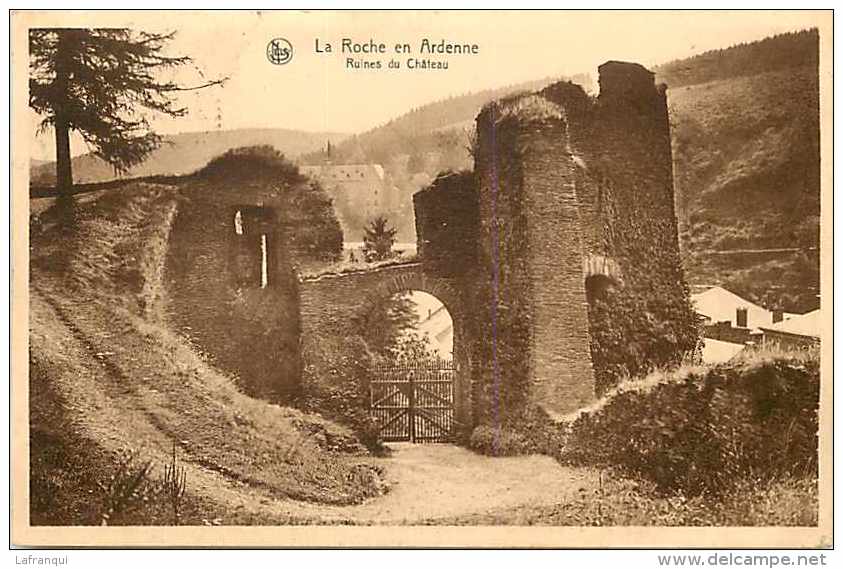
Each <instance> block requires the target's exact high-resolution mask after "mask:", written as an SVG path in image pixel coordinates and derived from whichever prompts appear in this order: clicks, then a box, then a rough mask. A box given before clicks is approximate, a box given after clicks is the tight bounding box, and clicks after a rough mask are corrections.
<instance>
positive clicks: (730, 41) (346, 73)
mask: <svg viewBox="0 0 843 569" xmlns="http://www.w3.org/2000/svg"><path fill="white" fill-rule="evenodd" d="M817 18H818V15H817V14H816V13H810V12H793V11H791V12H787V13H781V12H778V13H777V12H758V11H735V12H717V13H711V12H666V11H659V12H646V11H640V12H601V13H595V12H585V11H581V12H473V13H469V12H343V13H336V12H212V13H197V12H175V13H174V12H168V13H167V14H166V18H162V17H161V14H160V13H156V12H143V13H138V12H132V13H127V12H110V13H109V12H101V13H97V14H91V13H85V12H76V13H72V14H69V15H68V14H58V15H57V14H55V13H52V14H34V15H33V22H32V24H31V25H33V26H45V27H47V26H50V25H62V26H79V27H88V26H101V25H109V26H111V25H114V26H127V27H131V28H135V29H142V30H148V31H172V30H174V31H176V32H177V36H176V38H175V39H174V40H173V41H172V42H171V44H170V46H169V48H168V52H169V54H171V55H189V56H190V57H192V58H193V60H194V63H193V64H192V65H190V66H186V67H184V68H183V69H181V70H180V71H179V72H178V73H177V74H176V76H175V78H176V79H177V80H178V81H180V82H181V83H183V84H184V85H195V84H198V83H200V82H201V81H202V76H204V77H206V78H219V77H228V78H229V79H228V81H227V83H226V85H225V86H224V87H222V88H219V87H215V88H211V89H205V90H200V91H193V92H188V93H185V94H183V96H182V97H181V99H180V101H181V102H182V103H183V104H184V105H185V106H187V108H188V111H189V112H188V116H186V117H183V118H179V119H169V118H160V117H158V118H154V117H151V118H152V125H153V127H154V128H155V129H156V130H157V131H158V132H161V133H163V134H173V133H177V132H195V131H205V130H215V129H217V128H218V127H219V126H221V127H222V128H223V129H235V128H286V129H296V130H307V131H312V132H343V133H358V132H363V131H366V130H369V129H371V128H374V127H376V126H378V125H380V124H383V123H385V122H387V121H388V120H390V119H392V118H395V117H397V116H400V115H401V114H403V113H405V112H407V111H409V110H410V109H412V108H414V107H418V106H421V105H424V104H426V103H429V102H433V101H436V100H439V99H442V98H446V97H448V96H452V95H460V94H464V93H467V92H471V91H478V90H482V89H488V88H493V87H499V86H504V85H509V84H513V83H518V82H522V81H528V80H533V79H539V78H543V77H549V76H551V77H555V76H570V75H574V74H578V73H590V74H591V76H592V77H593V78H594V80H595V81H596V78H597V66H598V65H600V64H601V63H603V62H605V61H607V60H610V59H618V60H625V61H635V62H638V63H641V64H643V65H645V66H648V67H652V66H654V65H657V64H660V63H665V62H668V61H671V60H674V59H681V58H685V57H688V56H691V55H694V54H698V53H702V52H704V51H707V50H710V49H717V48H724V47H728V46H730V45H734V44H736V43H740V42H747V41H753V40H757V39H761V38H764V37H767V36H770V35H773V34H777V33H781V32H786V31H795V30H800V29H806V28H809V27H812V25H815V22H816V19H817ZM277 37H282V38H285V39H287V40H288V41H289V42H290V44H291V45H292V46H293V57H292V59H291V60H290V61H289V62H288V63H287V64H285V65H273V64H272V63H270V61H269V60H268V58H267V53H266V52H267V44H268V42H269V41H270V40H271V39H273V38H277ZM343 38H348V39H350V40H351V41H353V42H356V43H361V44H362V43H368V42H369V40H373V41H374V42H375V43H376V44H378V43H383V44H385V45H386V49H387V53H385V54H382V55H381V54H373V55H367V54H356V55H355V54H342V53H340V46H341V42H342V40H343ZM424 38H428V39H429V40H430V41H431V42H433V43H437V42H439V41H440V40H443V39H444V40H446V41H448V42H453V43H457V44H477V46H478V47H477V51H478V53H477V54H476V55H428V54H424V55H422V54H419V53H418V49H419V44H420V42H421V41H422V40H423V39H424ZM317 40H319V42H320V45H321V46H322V48H323V49H324V46H325V44H326V43H330V44H331V45H332V47H333V52H332V53H316V51H315V43H316V41H317ZM396 43H402V44H403V43H409V44H410V46H411V49H412V50H413V52H414V53H413V54H411V55H398V54H395V53H394V51H393V49H394V46H395V44H396ZM348 57H353V58H355V59H357V60H360V59H366V60H370V61H373V60H378V59H380V60H381V65H382V69H379V70H372V69H348V68H347V62H346V59H347V58H348ZM410 57H416V58H419V59H425V58H428V59H436V60H440V61H441V60H447V61H448V66H449V68H448V69H447V70H418V69H415V70H411V69H407V66H406V60H407V59H408V58H410ZM390 59H397V60H398V61H400V62H401V66H402V68H401V69H397V70H395V69H388V68H387V67H386V65H387V62H388V61H389V60H390ZM200 71H201V73H202V75H200ZM218 117H219V118H218ZM36 121H37V116H35V115H34V113H31V112H30V122H31V123H32V125H33V126H32V128H33V131H34V128H35V127H34V124H35V123H36ZM32 143H33V146H32V156H33V157H34V158H36V159H52V158H53V157H54V149H53V146H54V142H53V140H52V136H51V133H49V132H48V133H45V134H44V135H42V136H38V137H35V136H34V135H33V140H32ZM72 151H73V153H74V154H78V153H83V152H86V151H87V148H86V147H85V145H84V143H82V142H81V141H80V140H79V139H78V138H75V139H74V140H73V142H72Z"/></svg>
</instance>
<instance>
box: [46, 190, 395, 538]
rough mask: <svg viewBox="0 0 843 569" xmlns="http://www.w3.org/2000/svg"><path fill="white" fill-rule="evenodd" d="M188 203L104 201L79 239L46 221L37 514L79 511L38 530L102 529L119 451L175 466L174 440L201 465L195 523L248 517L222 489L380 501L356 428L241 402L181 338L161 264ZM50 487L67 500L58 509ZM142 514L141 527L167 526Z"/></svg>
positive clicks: (194, 473) (95, 205)
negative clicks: (100, 508)
mask: <svg viewBox="0 0 843 569" xmlns="http://www.w3.org/2000/svg"><path fill="white" fill-rule="evenodd" d="M177 200H178V196H177V189H176V188H173V187H168V186H162V185H155V184H140V185H139V187H136V188H133V189H131V191H126V192H115V193H104V194H103V195H102V196H100V197H98V199H92V200H89V201H87V202H85V203H82V204H80V205H79V206H78V208H77V210H78V211H77V223H76V227H75V229H74V230H73V231H71V232H67V231H65V230H63V229H62V228H61V225H60V224H58V223H57V222H58V220H57V219H56V218H55V211H54V210H49V209H47V210H45V211H42V212H41V215H40V222H39V224H38V227H37V228H36V229H35V230H34V231H33V233H32V241H31V243H32V248H31V283H32V287H33V289H32V291H33V293H34V294H33V295H32V302H31V304H32V307H31V310H32V312H31V319H30V337H31V346H32V347H31V350H32V352H31V353H32V358H33V361H34V362H35V363H33V364H32V365H31V375H32V380H31V381H32V386H33V389H32V393H33V396H35V397H42V399H43V401H41V402H37V403H36V404H35V405H33V409H34V410H35V409H36V408H37V409H52V412H50V413H46V414H44V413H41V412H36V411H34V412H33V413H32V423H31V428H32V433H33V438H32V449H33V456H32V471H33V474H32V476H33V479H34V480H36V485H35V486H34V488H35V489H36V490H38V491H37V492H36V493H35V495H34V497H33V511H35V510H38V508H36V506H38V500H41V499H44V500H51V501H52V502H56V501H59V502H63V503H65V504H67V505H66V506H61V507H60V509H61V508H63V509H61V513H56V514H51V513H50V511H51V510H54V509H55V508H56V507H57V506H56V505H55V503H52V504H51V505H49V506H48V505H47V504H42V505H43V506H44V508H41V509H40V510H38V511H39V512H40V513H39V514H37V515H36V514H33V520H34V521H40V522H49V521H50V520H52V519H55V520H56V521H57V523H92V520H94V518H95V516H93V515H92V514H91V512H90V509H91V508H86V507H85V505H86V501H87V502H90V494H91V493H93V494H94V495H96V490H95V489H93V488H92V487H91V485H90V480H96V479H98V478H101V476H99V475H100V474H103V473H107V472H109V471H110V470H111V471H113V470H114V468H115V467H116V464H117V463H116V462H115V459H114V456H116V455H115V453H117V454H119V453H121V452H124V451H125V450H126V449H132V450H133V452H136V453H138V457H139V459H143V460H152V461H154V462H156V463H160V464H164V463H165V462H166V461H167V457H168V455H169V453H170V452H171V451H172V443H173V442H174V441H175V442H176V444H177V445H178V447H179V453H180V456H181V457H182V458H183V460H184V462H185V464H186V465H187V466H188V467H189V471H188V479H187V493H188V496H187V497H186V503H185V506H184V508H183V509H184V514H183V516H182V518H183V523H201V520H202V519H212V520H213V519H217V518H219V517H221V516H222V517H223V518H227V519H230V518H231V516H232V515H235V519H238V520H241V519H242V516H243V515H245V514H243V513H242V512H240V513H237V512H231V511H229V509H228V508H227V506H226V503H225V500H219V497H220V496H224V495H226V492H224V491H222V489H221V488H219V487H215V486H219V485H220V484H221V485H223V486H226V487H228V489H230V488H237V487H248V488H249V490H250V491H253V492H256V493H257V494H259V495H260V496H264V498H261V499H279V498H292V499H297V500H305V501H310V502H315V503H326V504H352V503H357V502H360V501H361V500H363V499H365V498H367V497H370V496H373V495H376V494H378V493H380V492H382V491H383V486H382V485H381V484H379V482H378V475H377V470H376V469H375V468H374V467H372V466H370V465H371V461H370V459H368V457H367V456H366V451H365V449H364V448H363V447H362V446H361V445H359V443H357V441H356V439H355V438H354V437H353V435H352V434H351V433H350V432H349V431H348V430H347V429H345V428H343V427H340V426H338V425H335V424H333V423H330V422H328V421H325V420H324V419H322V418H321V417H319V416H317V415H311V414H305V413H302V412H299V411H297V410H294V409H291V408H283V407H279V406H277V405H271V404H268V403H266V402H263V401H260V400H256V399H252V398H250V397H247V396H245V395H243V394H242V393H241V392H240V391H238V389H237V388H236V387H235V385H234V383H233V381H232V380H231V379H230V378H229V377H227V376H225V375H224V374H222V373H221V372H219V371H218V370H216V369H214V368H213V367H212V366H210V365H208V363H207V362H206V361H205V360H203V359H202V357H200V355H198V354H197V353H196V352H195V351H194V350H193V349H192V348H191V347H190V346H189V345H188V344H187V343H186V342H185V340H184V339H183V338H181V337H180V336H179V335H178V334H176V333H174V332H173V331H172V330H171V329H170V328H169V326H168V325H167V322H166V318H165V314H166V310H165V308H166V291H165V290H164V287H163V284H162V266H163V261H164V257H165V255H166V249H167V236H168V232H169V225H170V223H171V222H172V219H173V215H174V213H175V209H176V207H177ZM36 387H37V389H36ZM70 427H72V428H70ZM314 433H319V436H315V435H314ZM77 449H86V451H85V452H84V453H80V455H79V456H75V455H74V453H76V451H77ZM361 468H363V469H367V470H368V471H369V472H370V476H367V477H362V478H361V476H360V475H359V473H360V472H361V470H360V469H361ZM361 480H362V481H361ZM38 481H41V482H38ZM51 481H52V482H51ZM41 483H43V484H44V485H46V486H44V488H51V487H52V486H53V485H55V484H58V485H59V486H61V487H63V488H65V489H66V490H67V491H66V492H63V493H61V492H60V493H58V494H56V498H54V499H53V498H49V499H48V495H49V494H50V492H48V491H47V490H44V489H40V490H39V488H40V487H39V486H38V484H41ZM54 483H55V484H54ZM200 483H201V485H203V488H202V489H201V491H200V489H199V488H198V486H199V485H200ZM215 494H216V496H215ZM144 511H147V513H148V516H147V517H145V518H144V517H140V518H138V517H136V518H134V519H133V520H132V521H133V522H139V523H155V522H156V520H158V521H160V518H159V517H156V514H155V512H154V510H148V508H147V509H146V510H144ZM165 512H166V508H163V510H162V515H163V513H165ZM200 514H203V515H200ZM250 519H251V518H250Z"/></svg>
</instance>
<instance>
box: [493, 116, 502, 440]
mask: <svg viewBox="0 0 843 569" xmlns="http://www.w3.org/2000/svg"><path fill="white" fill-rule="evenodd" d="M490 111H491V113H490V114H491V121H492V307H491V308H492V377H493V385H494V401H493V404H494V409H493V410H494V413H493V416H494V421H495V439H494V449H495V455H497V454H499V452H500V439H501V420H500V389H501V370H500V364H499V363H498V295H499V289H500V261H499V257H500V237H499V235H498V190H499V181H498V166H497V164H498V147H497V137H496V121H495V107H494V105H492V107H491V109H490Z"/></svg>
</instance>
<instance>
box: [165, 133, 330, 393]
mask: <svg viewBox="0 0 843 569" xmlns="http://www.w3.org/2000/svg"><path fill="white" fill-rule="evenodd" d="M179 185H180V200H179V206H178V213H177V215H176V218H175V220H174V222H173V229H172V233H171V236H170V244H169V245H170V246H169V251H168V256H167V260H166V264H165V282H166V285H167V296H168V299H169V305H168V311H169V319H170V320H171V322H172V324H173V328H174V329H176V330H177V331H179V332H180V333H181V334H183V335H184V336H186V337H187V338H189V339H190V340H191V341H192V342H193V343H194V345H195V346H196V348H197V349H198V350H199V351H201V352H202V353H203V354H204V355H205V357H207V358H208V359H209V360H210V361H212V362H213V363H214V364H216V365H217V366H219V367H220V368H221V369H222V370H223V371H225V372H227V373H228V374H229V375H231V376H233V377H235V378H236V380H237V382H238V384H239V386H240V387H241V388H242V389H243V390H244V391H245V392H246V393H248V394H250V395H253V396H256V397H262V398H265V399H269V400H274V401H282V402H289V401H291V400H292V399H293V398H294V397H296V396H297V395H298V392H299V388H300V377H301V361H300V358H299V310H298V290H297V289H298V279H297V277H296V275H295V270H296V269H297V268H299V267H302V266H304V267H306V266H308V265H309V264H319V263H324V262H326V260H331V259H334V258H336V256H338V254H339V252H340V250H341V247H342V232H341V230H340V227H339V223H338V221H337V219H336V217H335V215H334V213H333V210H332V208H331V202H330V200H329V198H328V196H327V195H326V194H325V192H324V191H323V190H322V189H321V187H319V186H318V184H315V183H314V182H312V181H310V180H308V179H307V178H305V177H304V176H301V175H300V174H299V172H298V170H297V169H296V166H295V165H293V164H291V163H290V162H288V161H286V160H285V159H284V158H283V157H282V156H281V155H280V154H279V153H278V152H277V151H276V150H274V149H273V148H270V147H250V148H241V149H234V150H231V151H229V152H227V153H225V154H223V155H222V156H220V157H218V158H215V159H214V160H212V161H211V162H210V163H209V164H208V165H207V166H206V167H205V168H204V169H203V170H201V171H200V172H198V173H197V174H195V175H192V176H187V177H184V178H182V179H180V180H179ZM237 211H240V213H241V215H240V216H239V227H238V222H237V221H236V219H237V216H236V213H237ZM261 236H265V248H266V282H265V283H264V282H262V273H263V271H262V259H263V253H262V249H263V244H262V239H261ZM263 285H265V286H263Z"/></svg>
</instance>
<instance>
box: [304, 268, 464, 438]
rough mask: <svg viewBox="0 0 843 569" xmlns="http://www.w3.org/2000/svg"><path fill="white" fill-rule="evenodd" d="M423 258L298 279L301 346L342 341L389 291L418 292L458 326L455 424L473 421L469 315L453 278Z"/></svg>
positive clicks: (317, 373) (314, 373) (318, 372)
mask: <svg viewBox="0 0 843 569" xmlns="http://www.w3.org/2000/svg"><path fill="white" fill-rule="evenodd" d="M425 268H426V267H425V265H424V264H423V263H399V264H393V265H386V266H382V267H376V268H372V269H367V270H363V271H352V272H347V273H342V274H329V275H322V276H319V277H313V278H309V279H303V280H302V282H301V283H300V300H301V330H302V344H303V345H302V348H303V350H304V351H305V352H307V351H308V350H310V349H312V348H313V347H314V346H316V345H318V344H320V343H335V344H341V343H342V342H343V340H344V339H345V338H348V337H350V336H351V335H353V334H355V333H356V332H357V331H356V330H355V329H354V323H355V322H359V321H360V319H361V317H362V316H363V315H364V314H365V313H366V312H367V311H369V310H371V309H372V308H373V307H375V306H378V305H380V304H381V303H383V302H384V300H385V299H388V298H390V297H391V296H393V295H395V294H398V293H402V292H407V291H420V292H424V293H427V294H429V295H431V296H434V297H435V298H437V299H438V300H439V301H440V302H442V304H443V305H444V306H445V309H446V310H447V311H448V314H449V315H450V317H451V320H452V323H453V327H454V348H453V362H454V368H455V369H454V371H455V373H454V424H455V428H456V429H459V428H460V427H462V426H463V425H465V426H470V425H469V422H470V420H471V417H472V412H471V401H470V394H471V377H472V372H471V358H470V350H469V341H468V338H467V335H468V332H467V319H466V317H467V315H466V314H465V303H464V301H463V296H462V294H461V293H460V291H459V289H458V288H457V287H456V286H455V284H454V283H452V282H451V281H450V280H449V279H447V278H444V277H441V276H438V275H432V274H430V273H429V272H428V271H426V270H425ZM305 372H306V375H310V376H311V377H314V376H320V375H322V376H324V375H329V374H330V373H331V370H320V369H313V370H309V369H306V370H305Z"/></svg>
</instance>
